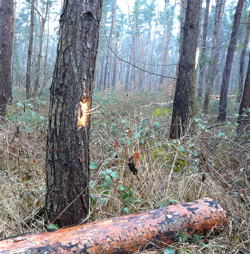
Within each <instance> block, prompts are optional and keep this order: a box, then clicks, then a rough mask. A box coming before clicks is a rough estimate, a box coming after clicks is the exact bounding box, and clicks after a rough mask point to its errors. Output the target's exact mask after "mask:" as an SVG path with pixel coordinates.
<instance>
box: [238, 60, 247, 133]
mask: <svg viewBox="0 0 250 254" xmlns="http://www.w3.org/2000/svg"><path fill="white" fill-rule="evenodd" d="M249 109H250V55H249V63H248V71H247V76H246V80H245V85H244V90H243V94H242V98H241V103H240V109H239V118H238V128H237V133H238V134H239V135H249V134H250V111H249Z"/></svg>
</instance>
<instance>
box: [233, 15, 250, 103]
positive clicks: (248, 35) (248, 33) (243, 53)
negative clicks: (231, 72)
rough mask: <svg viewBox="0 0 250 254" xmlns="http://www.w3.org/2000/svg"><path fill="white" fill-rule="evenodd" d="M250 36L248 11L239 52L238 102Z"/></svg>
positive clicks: (242, 86) (241, 91)
mask: <svg viewBox="0 0 250 254" xmlns="http://www.w3.org/2000/svg"><path fill="white" fill-rule="evenodd" d="M249 38H250V13H249V15H248V23H247V29H246V36H245V40H244V43H243V48H242V51H241V54H240V73H239V93H238V96H237V99H236V100H237V102H240V99H241V96H242V93H243V88H244V69H245V58H246V53H247V45H248V40H249Z"/></svg>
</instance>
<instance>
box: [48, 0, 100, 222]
mask: <svg viewBox="0 0 250 254" xmlns="http://www.w3.org/2000/svg"><path fill="white" fill-rule="evenodd" d="M64 3H65V6H64V8H63V12H62V15H61V18H60V38H59V44H58V49H57V60H56V64H55V70H54V74H53V80H52V85H51V90H50V91H51V94H50V109H49V127H48V137H47V151H46V168H47V175H46V185H47V193H46V202H45V207H46V213H47V215H48V219H49V221H50V222H52V223H55V224H57V225H58V226H68V225H73V224H79V223H81V222H82V220H83V219H85V218H86V217H87V215H88V213H89V188H88V184H89V132H90V115H89V114H88V112H89V110H90V108H91V98H92V84H93V80H94V70H95V62H96V55H97V47H98V30H99V23H100V16H101V7H102V0H85V1H82V0H67V1H65V2H64Z"/></svg>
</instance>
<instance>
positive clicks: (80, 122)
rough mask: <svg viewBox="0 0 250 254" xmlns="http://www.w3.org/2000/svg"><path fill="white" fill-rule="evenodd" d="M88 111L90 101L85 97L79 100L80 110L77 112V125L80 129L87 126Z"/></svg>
mask: <svg viewBox="0 0 250 254" xmlns="http://www.w3.org/2000/svg"><path fill="white" fill-rule="evenodd" d="M88 111H89V103H88V101H87V100H85V99H83V100H81V101H80V102H79V106H78V112H77V127H78V130H79V129H81V128H84V127H86V125H87V122H88Z"/></svg>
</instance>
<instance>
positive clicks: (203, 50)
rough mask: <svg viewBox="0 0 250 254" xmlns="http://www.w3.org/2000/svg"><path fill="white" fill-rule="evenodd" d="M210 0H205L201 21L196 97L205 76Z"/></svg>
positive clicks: (199, 93) (202, 85) (201, 89)
mask: <svg viewBox="0 0 250 254" xmlns="http://www.w3.org/2000/svg"><path fill="white" fill-rule="evenodd" d="M209 8H210V0H206V9H205V16H204V23H203V34H202V45H201V47H202V48H201V60H200V72H199V74H200V75H199V83H198V93H197V96H198V98H201V97H202V95H203V87H204V78H205V70H206V68H205V63H206V52H207V50H206V47H207V32H208V16H209Z"/></svg>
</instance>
